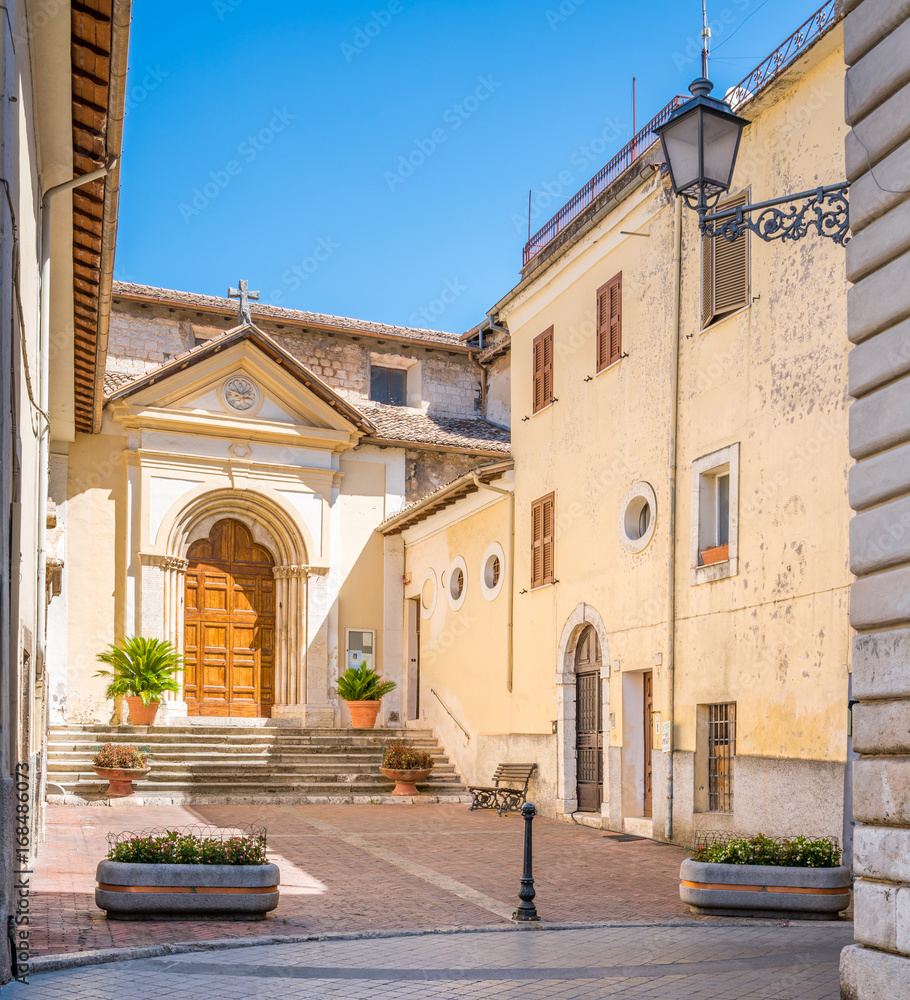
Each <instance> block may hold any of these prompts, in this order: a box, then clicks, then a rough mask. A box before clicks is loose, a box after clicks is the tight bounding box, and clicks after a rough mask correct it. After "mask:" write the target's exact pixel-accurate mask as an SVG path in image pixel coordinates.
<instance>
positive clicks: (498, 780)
mask: <svg viewBox="0 0 910 1000" xmlns="http://www.w3.org/2000/svg"><path fill="white" fill-rule="evenodd" d="M536 770H537V765H536V764H500V765H499V767H497V768H496V772H495V774H494V775H493V784H492V785H472V786H470V787H469V788H468V791H469V792H470V793H471V796H472V798H473V801H472V802H471V809H472V810H473V809H496V810H498V811H499V815H500V816H501V815H502V814H503V813H504V812H519V811H520V810H521V807H522V806H523V805H524V803H525V801H526V800H527V797H528V782H529V781H530V780H531V775H532V774H533V773H534V772H535V771H536ZM518 786H520V787H518Z"/></svg>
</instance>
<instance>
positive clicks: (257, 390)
mask: <svg viewBox="0 0 910 1000" xmlns="http://www.w3.org/2000/svg"><path fill="white" fill-rule="evenodd" d="M112 399H113V400H121V399H122V400H123V401H124V402H127V403H128V404H129V408H130V411H131V412H132V413H133V414H138V413H140V412H143V411H157V412H159V413H160V412H161V411H173V412H175V414H176V413H179V414H186V415H187V416H193V417H195V418H197V419H200V420H203V421H211V422H212V424H213V425H217V424H219V423H225V422H230V423H231V424H235V423H236V422H237V421H243V422H255V423H256V424H259V425H260V426H265V425H269V426H276V425H288V426H293V427H309V428H316V429H320V430H326V431H340V432H345V433H356V432H358V431H359V432H361V433H362V432H367V433H369V432H370V431H371V430H372V427H371V425H370V422H369V421H368V420H367V418H366V417H365V416H364V415H363V414H362V413H360V412H359V411H358V410H357V409H356V408H355V407H354V406H353V405H351V404H350V403H348V402H347V400H345V399H344V398H343V397H341V396H339V395H338V394H337V393H336V392H335V391H334V390H333V389H332V388H331V387H329V386H327V385H326V384H325V383H324V382H323V381H322V380H321V379H319V378H318V377H317V376H315V375H313V374H312V373H311V372H310V371H308V369H306V367H305V366H303V365H301V364H300V363H299V362H298V361H297V360H296V359H295V358H293V357H292V356H291V355H289V354H287V352H285V351H283V350H282V349H281V348H280V347H279V346H278V345H277V344H275V342H274V341H272V340H271V339H270V338H268V337H266V335H265V334H263V333H262V332H261V331H259V330H257V329H256V328H255V327H247V328H238V330H235V331H231V332H230V333H228V334H226V335H225V336H224V337H221V338H219V339H218V340H216V341H212V342H210V343H209V344H207V345H205V346H204V347H202V348H197V349H196V350H194V351H190V352H188V353H187V354H185V355H183V356H182V357H178V358H175V359H173V360H172V361H170V362H169V363H168V364H166V365H163V366H162V367H161V368H159V369H156V370H155V371H153V372H149V373H148V375H146V376H145V377H143V378H141V379H139V380H136V381H135V382H133V383H130V384H129V385H128V386H124V387H123V389H121V390H120V391H119V392H116V393H114V394H113V396H112ZM213 429H214V426H213Z"/></svg>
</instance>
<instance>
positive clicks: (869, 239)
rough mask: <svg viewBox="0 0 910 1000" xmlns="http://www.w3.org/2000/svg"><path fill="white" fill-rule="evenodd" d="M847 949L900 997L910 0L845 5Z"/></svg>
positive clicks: (881, 993) (908, 916)
mask: <svg viewBox="0 0 910 1000" xmlns="http://www.w3.org/2000/svg"><path fill="white" fill-rule="evenodd" d="M843 8H844V10H845V11H846V12H847V19H846V22H845V27H844V55H845V61H846V63H847V66H848V67H849V68H848V70H847V74H846V93H845V101H846V118H847V123H848V124H849V125H850V126H851V131H850V133H849V134H848V136H847V139H846V168H847V178H848V179H849V181H850V222H851V229H852V232H853V239H852V240H851V242H850V243H849V245H848V246H847V278H848V280H849V281H851V282H852V283H853V287H852V288H851V289H850V292H849V296H848V302H849V324H848V334H849V339H850V343H851V345H852V348H851V351H850V369H849V390H850V394H851V396H852V397H853V404H852V406H851V408H850V453H851V455H852V456H853V458H854V459H855V460H856V464H855V465H854V466H853V468H852V469H851V470H850V504H851V506H852V507H853V509H854V510H855V511H856V514H855V516H854V517H853V520H852V522H851V524H850V564H851V569H852V570H853V572H854V574H855V575H856V581H855V583H854V584H853V589H852V595H851V602H850V622H851V624H852V626H853V628H854V629H855V630H856V634H855V635H854V638H853V691H852V697H853V699H855V702H856V703H855V704H854V705H853V749H854V750H855V751H856V752H857V753H858V754H859V757H858V759H857V761H856V763H855V765H854V767H855V770H854V787H853V799H854V812H855V815H856V819H857V820H858V821H859V824H860V825H859V826H857V828H856V831H855V840H854V853H853V866H854V871H855V872H856V874H857V875H858V876H859V878H858V880H857V881H856V883H855V892H856V900H855V910H856V915H855V925H854V926H855V933H856V940H857V942H858V943H857V945H854V946H852V947H850V948H847V949H845V951H844V953H843V956H842V959H841V984H842V987H841V988H842V994H843V997H844V1000H885V998H888V1000H890V998H892V997H894V998H896V997H906V996H910V542H908V540H910V500H908V492H910V319H908V316H910V237H908V234H910V200H908V198H910V3H908V2H907V0H845V2H844V4H843Z"/></svg>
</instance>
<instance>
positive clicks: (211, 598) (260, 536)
mask: <svg viewBox="0 0 910 1000" xmlns="http://www.w3.org/2000/svg"><path fill="white" fill-rule="evenodd" d="M238 294H240V295H241V296H242V301H241V308H240V317H239V320H238V317H237V313H236V303H234V302H231V301H228V300H220V299H214V298H210V297H206V296H194V295H189V294H185V293H176V292H171V291H168V290H161V289H151V288H146V287H143V286H132V285H115V287H114V307H113V310H112V319H111V333H110V340H109V345H108V355H107V370H106V378H105V389H106V391H105V397H104V408H103V412H102V421H101V427H100V432H99V433H97V434H92V435H90V434H78V435H77V436H76V440H75V442H73V443H72V444H71V445H70V446H69V448H68V450H67V453H66V454H59V455H56V456H54V459H55V464H54V465H53V466H52V480H51V481H52V493H51V496H52V500H53V501H54V502H55V503H56V510H57V518H58V533H59V534H60V536H61V537H60V539H59V544H60V549H61V553H63V558H62V559H61V568H60V570H59V579H58V586H57V590H58V594H57V596H56V597H55V598H54V599H53V600H52V602H51V607H50V609H49V615H50V618H49V642H48V645H49V661H48V685H49V697H50V721H51V722H58V723H61V722H69V723H84V722H109V721H118V720H119V718H120V714H119V713H120V707H119V706H112V704H111V703H110V702H109V701H108V700H106V699H105V697H104V690H103V688H104V685H103V682H102V680H101V679H98V678H94V677H93V674H94V672H95V670H96V669H97V663H96V657H97V654H98V652H100V651H101V650H102V649H104V648H105V647H106V646H107V644H108V643H110V642H113V641H115V640H116V639H117V638H119V637H120V636H124V635H144V636H151V637H160V638H164V639H168V640H170V641H171V642H173V643H174V644H175V645H176V646H177V647H178V648H179V649H180V650H181V652H182V653H183V655H184V671H183V675H182V684H181V692H180V694H179V695H175V696H173V698H171V699H170V700H169V701H168V702H167V703H166V704H165V705H164V706H162V715H161V719H160V721H161V722H164V723H167V722H174V721H176V720H180V719H185V718H187V717H189V718H193V717H201V718H209V719H225V720H230V719H242V718H271V719H274V720H276V722H279V723H280V722H282V721H283V722H285V723H286V724H297V725H304V726H319V727H332V726H336V725H344V724H346V723H347V722H348V721H349V720H348V718H347V709H346V707H345V705H344V703H343V702H339V700H338V699H337V698H336V697H335V694H334V681H335V678H337V675H338V672H339V671H343V670H344V669H345V666H346V665H347V663H348V662H352V663H353V662H360V661H361V660H366V661H367V662H371V663H373V664H374V665H375V666H376V667H377V668H379V669H380V670H381V669H382V666H383V664H397V663H400V662H401V661H402V657H403V652H402V643H403V634H402V624H401V607H402V603H401V602H402V599H403V598H402V582H401V581H402V563H401V554H400V553H396V552H395V551H391V552H390V551H387V550H386V547H385V546H384V543H383V539H382V536H380V535H379V534H377V533H376V531H375V529H376V527H377V526H378V525H379V524H380V523H381V522H382V521H383V520H384V519H386V518H387V517H389V516H390V515H392V514H394V513H396V512H398V511H400V510H401V509H402V508H403V507H404V506H405V505H406V504H407V503H408V502H409V501H410V500H413V499H415V498H417V497H419V496H421V495H423V494H424V493H426V492H429V491H431V490H432V489H434V488H435V487H436V486H438V485H441V484H442V483H444V482H445V481H447V480H448V479H451V478H452V477H453V476H455V475H458V474H459V473H460V472H462V471H464V470H466V469H469V468H472V467H474V466H477V465H480V464H483V463H485V462H489V461H491V460H495V459H497V458H502V457H504V456H505V455H507V454H508V451H509V433H508V430H507V429H505V428H503V427H500V426H497V425H496V424H493V423H491V422H489V421H487V420H485V419H484V418H483V415H482V406H483V397H484V393H485V385H484V384H483V382H484V379H485V372H484V369H483V368H482V367H481V366H479V365H478V364H477V363H476V362H475V360H474V354H473V352H472V350H471V349H470V348H469V347H468V346H467V345H466V344H465V343H464V342H463V340H462V339H461V338H459V337H456V336H453V335H450V334H443V333H439V332H435V331H427V330H414V329H409V328H401V327H390V326H384V325H379V324H370V323H362V322H359V321H355V320H349V319H343V318H339V317H329V316H323V315H316V314H309V313H300V312H297V311H295V310H283V309H275V308H273V307H268V306H263V307H258V306H254V307H253V311H252V312H251V311H250V309H251V306H250V302H249V296H248V293H247V291H246V288H245V283H241V289H240V291H239V292H238ZM386 673H387V675H388V670H387V671H386ZM393 679H400V678H395V677H393ZM402 694H403V692H402V690H401V687H400V686H399V690H398V691H396V692H395V693H394V694H393V695H392V696H390V697H388V698H386V699H385V700H384V702H383V710H384V713H385V716H384V719H383V721H385V722H386V723H391V724H392V725H395V724H397V723H399V722H400V721H401V698H402Z"/></svg>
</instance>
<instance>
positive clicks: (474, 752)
mask: <svg viewBox="0 0 910 1000" xmlns="http://www.w3.org/2000/svg"><path fill="white" fill-rule="evenodd" d="M794 54H795V57H793V56H794ZM776 55H777V54H775V56H772V57H771V58H770V59H769V60H768V61H766V63H764V64H762V66H761V67H759V69H758V70H757V71H756V73H755V74H752V75H751V76H750V77H749V78H747V80H745V81H743V83H742V84H741V85H740V86H739V87H738V88H736V89H735V90H734V91H733V93H732V99H733V100H734V102H738V107H737V110H738V112H739V113H740V114H742V115H744V116H745V117H747V118H749V119H750V120H751V125H749V127H748V128H747V129H746V131H745V133H744V136H743V140H742V146H741V150H740V155H739V159H738V163H737V167H736V172H735V174H734V178H733V187H732V188H731V192H730V197H729V198H728V199H727V200H726V201H725V202H724V203H723V204H725V205H735V204H737V203H740V204H741V203H743V202H744V201H761V200H763V199H767V198H772V197H776V196H778V195H779V194H781V193H782V192H787V191H801V190H808V189H814V188H816V187H818V186H819V185H822V184H830V183H833V182H834V181H836V180H838V179H840V177H841V176H842V172H843V166H842V162H843V140H844V134H845V128H844V125H843V123H842V117H843V115H842V79H843V42H842V29H841V27H840V26H839V25H838V24H836V23H835V21H834V20H833V18H832V19H830V20H827V21H824V20H823V21H822V22H821V23H820V24H819V25H816V27H815V28H814V29H813V31H810V32H809V33H808V37H807V36H806V34H805V33H804V36H803V39H802V40H801V41H800V42H793V41H792V40H791V43H790V46H789V48H786V49H785V50H784V55H783V58H782V59H778V58H776ZM791 57H793V58H791ZM675 103H676V102H672V103H671V104H670V105H668V107H667V108H666V109H665V110H664V112H662V115H664V114H666V113H668V112H669V111H670V110H671V109H672V107H673V106H675ZM661 120H662V119H661V116H658V119H655V121H654V122H652V123H650V124H649V126H647V127H646V128H645V129H644V130H643V131H642V132H641V133H639V135H638V136H637V137H636V138H635V140H633V142H632V143H630V144H629V146H627V147H626V148H625V149H624V150H623V151H622V152H621V153H620V154H619V155H618V156H617V157H616V159H615V160H614V161H613V162H612V163H611V164H609V165H608V166H607V167H606V168H605V169H604V171H602V173H601V174H600V175H598V178H595V181H594V182H592V184H591V185H589V186H588V188H586V189H585V191H584V192H582V194H581V195H580V196H579V198H577V199H573V201H572V202H570V203H569V205H568V206H567V207H566V209H565V210H563V212H562V213H560V214H558V215H557V216H556V217H554V219H553V220H551V221H550V223H548V224H547V226H545V227H544V228H543V229H542V230H541V232H540V233H538V234H537V235H536V236H535V237H532V239H531V241H530V242H529V245H528V247H527V248H526V251H525V266H524V269H523V272H522V279H521V281H520V282H519V284H518V285H517V286H516V287H515V288H513V289H512V290H511V291H510V292H509V293H508V294H507V295H506V296H504V297H503V298H502V299H501V300H500V301H499V302H498V303H497V304H496V306H495V307H494V309H492V310H491V311H490V313H489V314H488V315H489V319H488V320H487V321H486V322H485V323H483V324H481V326H480V327H478V328H477V329H476V330H474V331H472V332H471V333H470V334H469V335H468V340H469V342H472V343H474V344H476V346H477V347H478V350H479V355H478V356H479V359H480V361H481V362H482V363H484V362H486V363H487V365H488V378H489V380H490V387H489V389H488V396H489V397H490V398H496V396H497V393H499V394H501V393H502V388H501V387H502V384H503V383H504V382H506V378H507V377H508V382H507V384H509V385H510V389H509V398H510V410H511V426H512V457H513V460H514V468H511V467H510V468H505V467H504V466H502V465H496V464H494V465H490V466H488V467H486V468H485V469H481V470H477V471H475V472H472V473H468V474H465V475H463V476H461V477H460V478H459V479H458V480H456V481H455V482H454V483H452V484H450V486H449V487H446V488H445V489H443V490H439V491H437V492H436V493H434V494H431V495H430V496H429V497H427V498H425V499H424V500H423V501H421V502H419V503H417V504H414V505H412V506H411V507H409V508H407V509H406V510H405V511H403V512H402V513H401V514H399V515H397V516H396V517H394V518H392V519H390V520H389V521H387V522H386V524H385V525H384V526H383V528H382V529H381V530H382V531H383V532H384V533H385V534H386V536H387V538H388V539H389V542H388V543H387V544H391V540H392V539H395V538H397V537H398V536H399V535H401V536H402V537H403V539H404V543H405V561H406V570H405V581H406V584H405V594H404V596H405V599H406V601H405V603H406V613H405V622H406V628H407V629H408V635H409V639H408V642H407V643H406V646H408V651H406V661H407V662H406V664H405V666H404V667H403V669H404V670H405V687H406V692H407V693H406V701H407V704H408V707H409V716H408V717H409V718H410V719H415V720H420V723H421V724H426V723H427V722H429V723H432V724H433V725H434V726H435V727H436V728H437V730H438V731H439V732H440V734H441V735H442V736H443V738H444V741H445V742H446V746H447V749H448V750H449V752H450V753H451V754H452V755H453V756H454V757H455V759H456V760H457V761H458V762H459V763H460V765H461V767H462V768H463V770H464V772H465V774H466V776H467V778H468V779H469V780H470V781H479V782H482V783H487V782H488V781H489V779H490V778H491V776H492V772H493V770H494V768H495V766H496V764H497V763H499V762H500V761H504V760H512V761H529V762H535V763H537V765H538V771H537V775H536V777H535V779H534V782H535V783H534V785H532V797H533V798H534V799H535V801H536V802H537V804H538V805H539V806H540V807H541V808H542V809H543V811H545V812H547V813H549V814H561V815H566V816H568V815H569V814H575V815H576V817H577V818H579V819H581V820H582V821H585V822H590V823H594V824H597V825H599V824H601V823H602V824H603V825H605V826H609V827H610V828H612V829H617V830H619V829H624V830H626V831H627V832H632V833H637V834H643V835H647V836H651V835H653V836H655V837H657V838H660V839H664V838H666V839H673V840H679V841H687V840H690V839H691V838H692V836H693V835H694V834H695V833H697V832H698V831H732V830H735V831H741V832H744V833H758V832H763V833H765V834H768V835H788V834H798V833H805V834H810V835H818V836H821V835H834V836H838V837H840V836H841V835H842V833H843V822H844V821H843V817H844V786H845V766H846V760H847V736H846V718H847V700H848V679H849V642H848V626H847V605H848V586H849V581H850V576H849V571H848V564H847V521H848V514H849V508H848V505H847V470H848V464H849V463H848V455H847V448H846V437H847V417H846V403H847V398H846V392H845V389H844V386H845V385H846V377H845V376H846V338H845V336H844V330H845V328H846V308H847V307H846V281H845V272H844V252H843V248H842V247H840V246H837V245H836V244H834V243H833V242H832V241H831V240H824V239H820V238H818V237H817V236H811V235H810V236H809V237H807V238H806V239H803V240H801V241H800V242H798V243H791V244H786V243H785V244H781V243H776V244H766V243H764V242H762V241H761V240H759V239H756V238H754V237H752V238H749V237H748V236H743V237H740V238H738V239H737V240H735V241H732V242H728V241H726V240H721V239H718V240H716V241H713V242H712V241H710V240H707V241H705V240H703V239H702V237H701V236H700V234H699V231H698V220H697V218H696V216H695V213H693V212H689V211H687V210H684V209H683V208H682V207H681V202H680V201H679V200H678V199H676V198H675V197H674V196H673V193H672V190H671V188H670V184H669V179H668V177H667V176H666V173H665V170H663V169H662V166H661V162H660V161H661V159H662V158H661V155H660V150H659V146H657V145H655V144H654V135H653V132H651V131H650V130H651V128H652V127H654V126H655V125H657V124H660V121H661ZM484 338H486V339H484ZM490 338H492V339H490ZM503 359H507V360H506V361H504V360H503ZM494 487H495V488H496V490H494V489H493V488H494ZM494 580H495V582H494ZM415 661H416V662H415ZM415 688H418V689H419V693H418V691H416V690H414V689H415Z"/></svg>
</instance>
